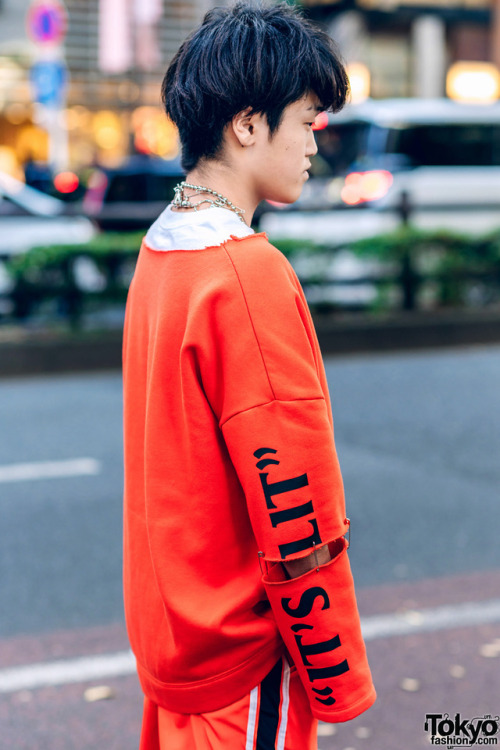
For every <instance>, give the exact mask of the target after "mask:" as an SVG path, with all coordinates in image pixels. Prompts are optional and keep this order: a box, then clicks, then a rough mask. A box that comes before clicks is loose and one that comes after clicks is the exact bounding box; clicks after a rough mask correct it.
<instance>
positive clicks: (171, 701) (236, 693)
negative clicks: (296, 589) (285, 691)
mask: <svg viewBox="0 0 500 750" xmlns="http://www.w3.org/2000/svg"><path fill="white" fill-rule="evenodd" d="M283 653H284V645H283V643H280V642H278V643H273V644H272V645H271V646H270V647H268V648H267V649H263V650H261V651H259V657H260V658H259V659H258V664H259V666H258V667H256V666H253V668H252V669H251V670H249V669H248V665H254V664H255V662H256V661H257V659H256V656H257V655H256V654H253V655H252V656H251V657H250V658H249V659H247V660H246V661H245V662H243V663H242V664H240V665H239V666H238V667H236V668H234V669H232V670H230V671H229V672H225V673H223V674H221V675H215V676H214V677H210V678H208V679H205V680H199V681H196V682H190V683H182V682H177V683H168V682H161V681H160V680H158V679H157V678H156V677H154V676H153V675H152V674H150V673H149V672H148V671H147V670H146V669H145V668H144V667H142V666H141V665H140V664H139V662H137V673H138V676H139V680H140V682H141V686H142V689H143V691H144V693H145V695H147V697H148V698H150V700H152V701H153V702H154V703H156V704H157V705H159V706H161V707H162V708H165V709H167V710H168V711H175V712H176V713H182V714H199V713H207V712H209V711H216V710H218V709H220V708H224V706H227V705H228V695H229V696H231V700H230V702H231V703H232V702H233V701H235V700H239V698H242V697H243V696H244V695H246V694H247V693H249V692H250V690H252V689H253V688H254V687H255V686H256V685H258V684H259V683H260V682H261V681H262V680H263V679H264V677H265V676H266V675H267V674H268V672H269V671H270V670H271V669H272V667H273V666H274V664H276V662H277V661H278V659H279V658H280V657H281V656H282V655H283ZM245 670H246V674H248V677H247V678H246V679H244V677H245Z"/></svg>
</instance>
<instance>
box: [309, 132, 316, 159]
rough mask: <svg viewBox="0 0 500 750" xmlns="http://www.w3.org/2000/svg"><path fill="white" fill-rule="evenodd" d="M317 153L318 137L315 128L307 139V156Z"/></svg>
mask: <svg viewBox="0 0 500 750" xmlns="http://www.w3.org/2000/svg"><path fill="white" fill-rule="evenodd" d="M317 153H318V146H317V144H316V137H315V134H314V130H310V131H309V139H308V141H307V151H306V156H314V155H315V154H317Z"/></svg>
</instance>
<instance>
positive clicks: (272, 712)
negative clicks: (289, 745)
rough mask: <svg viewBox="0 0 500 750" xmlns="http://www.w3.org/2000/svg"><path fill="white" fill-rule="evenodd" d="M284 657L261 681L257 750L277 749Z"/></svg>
mask: <svg viewBox="0 0 500 750" xmlns="http://www.w3.org/2000/svg"><path fill="white" fill-rule="evenodd" d="M282 674H283V659H280V660H279V661H278V662H277V663H276V664H275V665H274V667H273V668H272V669H271V671H270V672H269V674H268V675H267V677H264V679H263V680H262V682H261V683H260V707H259V717H258V724H257V745H256V750H275V748H276V738H277V736H278V724H279V719H280V701H281V677H282Z"/></svg>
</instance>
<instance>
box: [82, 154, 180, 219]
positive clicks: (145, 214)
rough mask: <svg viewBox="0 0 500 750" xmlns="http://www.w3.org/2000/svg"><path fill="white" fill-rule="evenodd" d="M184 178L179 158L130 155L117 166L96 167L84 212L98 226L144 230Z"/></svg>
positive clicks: (89, 182) (170, 198)
mask: <svg viewBox="0 0 500 750" xmlns="http://www.w3.org/2000/svg"><path fill="white" fill-rule="evenodd" d="M183 179H184V172H183V170H182V168H181V165H180V161H179V160H178V159H171V160H169V161H167V160H165V159H161V158H153V157H148V156H141V155H138V156H132V157H131V158H130V159H129V160H128V161H127V163H126V164H124V165H123V166H121V167H118V168H116V169H96V170H95V171H94V172H93V173H92V174H91V175H90V178H89V180H88V184H87V192H86V193H85V196H84V199H83V204H82V207H83V211H84V213H85V214H86V215H87V216H89V217H91V218H92V219H93V220H94V221H96V222H97V224H98V225H99V226H100V227H101V229H113V230H140V229H147V228H148V227H149V226H150V225H151V224H152V222H153V221H155V219H157V218H158V216H159V214H160V213H161V212H162V211H163V209H164V208H165V206H166V205H167V203H170V201H171V200H172V199H173V197H174V187H175V185H177V183H179V182H180V181H181V180H183Z"/></svg>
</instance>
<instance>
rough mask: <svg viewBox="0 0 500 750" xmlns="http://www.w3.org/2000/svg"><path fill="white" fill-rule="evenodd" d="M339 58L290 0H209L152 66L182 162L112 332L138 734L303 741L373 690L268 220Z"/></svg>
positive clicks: (293, 280) (315, 395)
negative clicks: (263, 223)
mask: <svg viewBox="0 0 500 750" xmlns="http://www.w3.org/2000/svg"><path fill="white" fill-rule="evenodd" d="M348 93H349V85H348V79H347V75H346V72H345V69H344V67H343V64H342V61H341V59H340V56H339V54H338V52H337V50H336V48H335V46H334V44H333V42H332V41H331V40H330V39H329V37H328V36H327V35H326V34H324V33H323V32H321V31H320V30H318V29H316V28H315V27H314V26H313V25H311V24H310V23H309V22H307V21H306V20H305V19H304V18H303V17H302V16H301V15H300V13H299V12H298V11H297V10H296V9H294V8H292V7H290V6H288V5H286V4H278V5H273V6H271V7H267V8H266V7H259V6H253V5H248V4H246V3H238V4H237V5H235V6H233V7H229V8H215V9H213V10H211V11H209V12H208V13H207V15H206V16H205V19H204V21H203V23H202V25H201V26H200V27H199V28H198V29H197V30H196V31H195V32H193V34H191V36H190V37H189V38H188V39H187V40H186V41H185V42H184V43H183V44H182V46H181V47H180V49H179V51H178V52H177V54H176V56H175V57H174V59H173V61H172V63H171V65H170V67H169V68H168V70H167V73H166V76H165V79H164V82H163V101H164V104H165V108H166V112H167V114H168V115H169V116H170V118H171V119H172V120H173V121H174V122H175V124H176V125H177V127H178V129H179V133H180V139H181V143H182V160H183V167H184V169H185V170H186V172H187V177H186V180H185V181H184V182H181V183H180V184H179V185H178V186H177V187H176V189H175V197H174V200H173V201H172V203H171V204H170V205H168V206H167V207H166V209H165V210H164V211H163V213H162V214H161V216H160V217H159V218H158V220H157V221H156V222H155V223H154V224H153V225H152V226H151V228H150V229H149V231H148V233H147V235H146V237H145V239H144V242H143V244H142V247H141V250H140V254H139V259H138V263H137V268H136V272H135V276H134V279H133V281H132V284H131V287H130V293H129V298H128V302H127V311H126V321H125V332H124V349H123V354H124V359H123V363H124V398H125V404H124V429H125V547H124V553H125V558H124V586H125V608H126V617H127V624H128V630H129V636H130V641H131V645H132V649H133V651H134V653H135V656H136V658H137V668H138V673H139V678H140V681H141V684H142V687H143V690H144V693H145V706H144V718H143V728H142V737H141V750H167V749H168V750H222V749H223V748H224V749H225V750H254V749H257V750H264V749H267V748H275V749H276V750H313V748H316V747H317V740H316V728H317V719H322V720H323V721H328V722H341V721H346V720H349V719H351V718H354V717H355V716H357V715H358V714H360V713H361V712H363V711H365V710H366V709H367V708H369V706H370V705H371V704H372V703H373V701H374V700H375V691H374V688H373V685H372V681H371V675H370V670H369V667H368V663H367V660H366V653H365V648H364V644H363V640H362V637H361V630H360V623H359V614H358V611H357V607H356V599H355V594H354V588H353V582H352V576H351V573H350V567H349V561H348V557H347V546H348V544H347V539H346V534H347V532H348V528H349V521H348V519H347V518H346V515H345V504H344V491H343V484H342V478H341V473H340V469H339V464H338V460H337V455H336V451H335V445H334V438H333V422H332V414H331V406H330V399H329V394H328V386H327V381H326V376H325V371H324V367H323V363H322V359H321V353H320V349H319V346H318V342H317V338H316V334H315V330H314V326H313V322H312V319H311V316H310V313H309V310H308V306H307V303H306V300H305V297H304V294H303V292H302V289H301V287H300V284H299V281H298V279H297V277H296V275H295V273H294V271H293V269H292V267H291V266H290V264H289V263H288V261H287V260H286V259H285V257H284V256H283V255H282V253H281V252H280V251H279V250H277V249H276V248H275V247H273V246H272V245H271V244H270V243H269V241H268V239H267V237H266V235H265V234H263V233H255V232H254V231H253V230H252V229H251V226H250V225H251V221H252V216H253V213H254V211H255V209H256V207H257V205H258V203H259V202H260V201H261V200H263V199H268V200H273V201H279V202H282V203H291V202H293V201H295V200H296V199H297V198H298V197H299V195H300V193H301V190H302V187H303V185H304V183H305V182H306V180H307V179H308V172H307V170H308V169H309V167H310V158H311V156H313V154H315V153H316V150H317V149H316V144H315V140H314V132H313V130H312V127H313V124H314V120H315V117H316V115H317V113H318V112H319V111H322V110H332V111H338V110H339V109H341V108H342V107H343V106H344V104H345V102H346V100H347V97H348Z"/></svg>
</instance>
